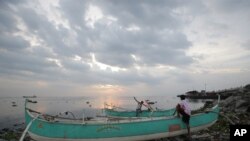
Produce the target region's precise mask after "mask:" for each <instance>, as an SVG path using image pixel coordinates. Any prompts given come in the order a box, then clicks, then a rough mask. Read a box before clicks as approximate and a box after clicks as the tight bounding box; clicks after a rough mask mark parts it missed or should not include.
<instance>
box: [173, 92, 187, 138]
mask: <svg viewBox="0 0 250 141" xmlns="http://www.w3.org/2000/svg"><path fill="white" fill-rule="evenodd" d="M178 97H180V99H181V102H180V103H179V104H177V106H176V111H177V116H178V117H180V115H181V116H182V121H183V122H184V123H185V124H186V126H187V130H188V137H189V138H190V137H191V136H190V126H189V120H190V116H191V108H190V106H189V103H188V102H187V101H186V100H185V98H186V96H185V95H180V96H178Z"/></svg>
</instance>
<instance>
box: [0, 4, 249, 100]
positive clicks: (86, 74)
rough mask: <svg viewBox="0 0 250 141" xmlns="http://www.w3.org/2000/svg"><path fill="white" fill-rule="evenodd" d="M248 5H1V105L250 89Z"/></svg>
mask: <svg viewBox="0 0 250 141" xmlns="http://www.w3.org/2000/svg"><path fill="white" fill-rule="evenodd" d="M249 7H250V1H249V0H237V1H236V0H209V1H207V0H188V1H186V0H157V1H152V0H138V1H134V0H102V1H96V0H93V1H91V0H89V1H83V0H73V1H72V0H0V19H1V20H0V96H23V95H37V96H162V95H173V96H174V95H178V94H182V93H185V92H187V91H189V90H198V91H200V90H204V89H205V90H207V91H213V90H215V91H216V90H221V89H228V88H233V87H238V86H244V85H246V84H249V83H250V28H249V25H250V16H249V15H250V8H249Z"/></svg>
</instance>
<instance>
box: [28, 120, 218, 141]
mask: <svg viewBox="0 0 250 141" xmlns="http://www.w3.org/2000/svg"><path fill="white" fill-rule="evenodd" d="M215 122H216V121H213V122H212V123H210V124H207V125H203V126H199V127H194V128H192V129H191V132H197V131H200V130H203V129H205V128H208V127H210V126H212V125H213V124H214V123H215ZM182 134H187V129H182V130H179V131H175V132H169V133H156V134H150V135H140V136H131V137H113V138H94V139H67V138H48V137H44V136H39V135H37V134H34V133H32V132H29V135H30V136H31V138H32V139H34V140H36V141H144V140H153V139H160V138H167V137H173V136H178V135H182Z"/></svg>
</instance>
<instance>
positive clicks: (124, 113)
mask: <svg viewBox="0 0 250 141" xmlns="http://www.w3.org/2000/svg"><path fill="white" fill-rule="evenodd" d="M104 112H105V114H106V115H107V116H108V117H136V111H128V110H117V109H109V108H104ZM174 112H175V108H173V109H167V110H153V111H150V110H142V111H141V112H140V113H139V114H138V116H137V117H164V116H172V115H173V113H174Z"/></svg>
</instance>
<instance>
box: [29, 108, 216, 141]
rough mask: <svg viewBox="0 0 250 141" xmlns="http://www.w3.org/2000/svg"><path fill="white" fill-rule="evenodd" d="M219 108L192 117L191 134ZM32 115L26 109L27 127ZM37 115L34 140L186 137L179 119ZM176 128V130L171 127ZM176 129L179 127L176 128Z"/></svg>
mask: <svg viewBox="0 0 250 141" xmlns="http://www.w3.org/2000/svg"><path fill="white" fill-rule="evenodd" d="M218 112H219V108H218V107H217V106H216V107H214V108H213V109H212V112H209V113H201V114H196V115H192V116H191V119H190V127H191V132H192V131H196V129H197V130H201V129H204V128H206V127H208V126H210V125H212V124H213V123H215V121H216V120H217V119H218ZM34 117H35V116H32V114H31V113H30V112H29V111H28V110H25V119H26V124H28V123H29V122H31V121H32V119H34ZM42 117H43V116H39V117H38V118H37V119H35V120H33V123H32V124H31V126H30V128H29V130H28V131H29V134H30V135H31V137H32V138H34V139H35V140H58V141H59V140H67V141H69V140H102V141H103V140H130V141H132V140H149V139H156V138H163V137H170V136H176V135H179V134H185V133H187V131H186V126H185V124H184V123H183V122H182V120H181V118H177V117H173V116H171V117H155V118H146V119H136V120H119V121H109V120H107V119H105V120H100V121H99V120H98V121H86V122H85V123H82V121H73V120H60V119H54V120H53V121H47V120H45V119H43V118H42ZM173 127H175V128H173ZM176 127H178V128H176Z"/></svg>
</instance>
